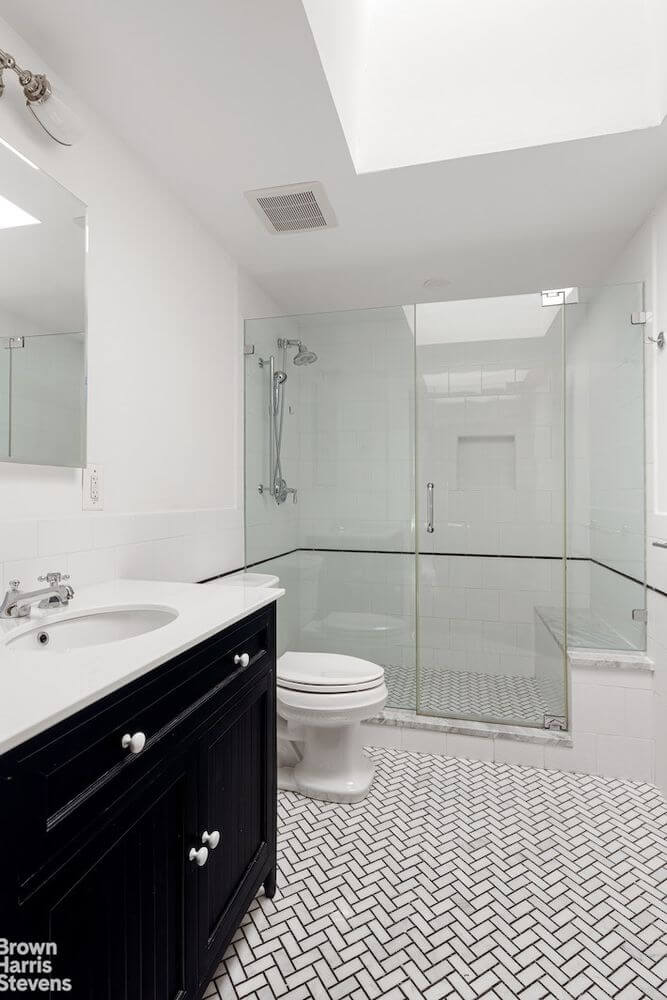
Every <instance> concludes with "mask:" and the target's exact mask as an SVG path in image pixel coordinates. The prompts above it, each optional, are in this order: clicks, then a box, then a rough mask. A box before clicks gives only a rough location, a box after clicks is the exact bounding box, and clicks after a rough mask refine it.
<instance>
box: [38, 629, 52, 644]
mask: <svg viewBox="0 0 667 1000" xmlns="http://www.w3.org/2000/svg"><path fill="white" fill-rule="evenodd" d="M48 641H49V633H48V632H38V633H37V642H38V643H39V644H40V646H46V644H47V643H48Z"/></svg>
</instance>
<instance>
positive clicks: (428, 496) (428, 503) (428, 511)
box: [426, 483, 435, 535]
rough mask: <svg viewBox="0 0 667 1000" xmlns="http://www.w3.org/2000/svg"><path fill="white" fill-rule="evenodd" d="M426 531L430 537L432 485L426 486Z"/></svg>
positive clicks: (431, 525) (431, 528) (431, 527)
mask: <svg viewBox="0 0 667 1000" xmlns="http://www.w3.org/2000/svg"><path fill="white" fill-rule="evenodd" d="M426 530H427V531H428V533H429V535H432V534H433V532H434V530H435V528H434V527H433V483H427V484H426Z"/></svg>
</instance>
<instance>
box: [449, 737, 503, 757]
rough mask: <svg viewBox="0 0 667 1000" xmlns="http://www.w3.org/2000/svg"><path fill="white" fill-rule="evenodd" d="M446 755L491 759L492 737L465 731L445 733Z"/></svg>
mask: <svg viewBox="0 0 667 1000" xmlns="http://www.w3.org/2000/svg"><path fill="white" fill-rule="evenodd" d="M447 756H448V757H466V758H467V759H468V760H493V739H491V738H489V737H483V736H469V735H467V734H465V733H447Z"/></svg>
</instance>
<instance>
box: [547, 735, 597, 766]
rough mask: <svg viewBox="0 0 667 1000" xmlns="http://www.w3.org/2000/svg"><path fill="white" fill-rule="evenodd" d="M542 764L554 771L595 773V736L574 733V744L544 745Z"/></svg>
mask: <svg viewBox="0 0 667 1000" xmlns="http://www.w3.org/2000/svg"><path fill="white" fill-rule="evenodd" d="M544 766H545V767H547V768H549V769H552V770H554V771H579V772H581V773H582V774H596V773H597V736H595V735H594V734H593V733H576V734H575V736H574V746H571V747H564V746H546V747H545V748H544Z"/></svg>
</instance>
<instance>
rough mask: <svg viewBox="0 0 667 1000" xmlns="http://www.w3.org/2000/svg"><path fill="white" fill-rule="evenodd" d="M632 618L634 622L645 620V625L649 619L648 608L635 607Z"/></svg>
mask: <svg viewBox="0 0 667 1000" xmlns="http://www.w3.org/2000/svg"><path fill="white" fill-rule="evenodd" d="M632 620H633V622H643V624H644V625H645V624H646V622H647V621H648V611H647V610H646V608H633V610H632Z"/></svg>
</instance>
